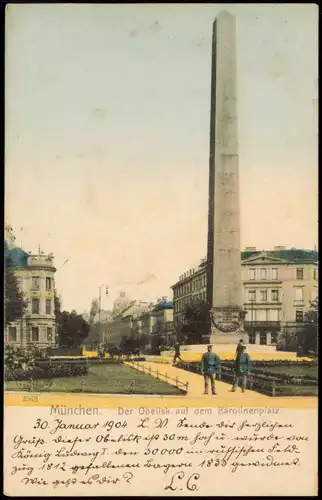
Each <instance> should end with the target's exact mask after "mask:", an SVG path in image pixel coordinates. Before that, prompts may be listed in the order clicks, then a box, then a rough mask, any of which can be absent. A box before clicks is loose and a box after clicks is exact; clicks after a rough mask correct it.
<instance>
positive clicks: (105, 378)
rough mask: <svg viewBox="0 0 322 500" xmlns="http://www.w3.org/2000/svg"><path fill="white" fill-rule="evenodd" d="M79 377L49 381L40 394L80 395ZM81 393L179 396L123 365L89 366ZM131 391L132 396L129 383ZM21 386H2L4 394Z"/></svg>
mask: <svg viewBox="0 0 322 500" xmlns="http://www.w3.org/2000/svg"><path fill="white" fill-rule="evenodd" d="M81 381H82V377H62V378H53V379H52V385H51V386H50V387H49V388H47V384H46V381H44V384H46V389H45V391H44V392H81V388H82V385H81ZM84 381H85V385H84V386H83V391H82V392H84V393H86V392H87V393H96V394H132V393H134V394H158V395H167V396H170V395H180V394H181V395H182V394H183V392H182V391H181V390H180V389H178V388H177V387H174V386H172V385H169V384H167V383H166V382H163V381H161V380H157V379H156V378H154V377H152V376H150V375H148V374H147V373H142V372H139V371H138V370H136V369H134V368H131V367H129V366H126V365H123V364H113V365H106V364H105V365H90V366H89V371H88V374H87V375H85V377H84ZM133 381H134V382H135V389H134V391H133V392H132V388H131V387H132V383H133ZM21 387H22V383H20V384H19V385H18V384H17V382H15V381H10V382H5V390H7V391H21V390H23V389H22V388H21Z"/></svg>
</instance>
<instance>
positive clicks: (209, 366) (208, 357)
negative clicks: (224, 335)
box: [201, 345, 220, 396]
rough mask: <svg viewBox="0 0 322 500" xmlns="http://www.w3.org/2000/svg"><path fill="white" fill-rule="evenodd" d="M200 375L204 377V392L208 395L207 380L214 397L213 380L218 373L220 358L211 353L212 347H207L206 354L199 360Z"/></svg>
mask: <svg viewBox="0 0 322 500" xmlns="http://www.w3.org/2000/svg"><path fill="white" fill-rule="evenodd" d="M201 373H202V375H203V376H204V381H205V392H204V394H208V380H210V383H211V392H212V394H213V395H214V396H216V394H217V393H216V390H215V379H216V375H219V373H220V358H219V356H217V354H214V353H213V352H212V346H211V345H208V348H207V352H205V353H204V355H203V356H202V359H201Z"/></svg>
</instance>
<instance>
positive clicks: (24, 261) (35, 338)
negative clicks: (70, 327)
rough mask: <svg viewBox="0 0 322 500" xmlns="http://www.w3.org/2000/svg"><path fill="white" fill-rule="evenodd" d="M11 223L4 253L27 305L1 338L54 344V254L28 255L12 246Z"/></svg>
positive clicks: (30, 342) (28, 342) (27, 342)
mask: <svg viewBox="0 0 322 500" xmlns="http://www.w3.org/2000/svg"><path fill="white" fill-rule="evenodd" d="M14 239H15V238H14V236H13V234H12V229H11V227H9V226H7V227H6V233H5V256H9V257H10V259H11V262H12V264H13V266H14V267H15V275H16V277H17V280H18V286H19V288H20V290H21V291H22V293H23V296H24V300H25V301H26V302H27V308H26V310H25V311H22V315H21V318H20V319H19V320H17V321H15V322H13V323H11V324H10V325H8V326H7V327H6V328H5V332H4V342H5V343H13V344H16V345H22V346H24V345H30V344H32V345H37V346H39V347H48V346H53V345H55V343H56V321H55V302H54V298H55V272H56V268H55V266H54V259H53V255H52V254H49V255H45V254H43V253H39V255H31V254H29V253H27V252H25V251H24V250H22V249H21V248H18V247H15V246H14Z"/></svg>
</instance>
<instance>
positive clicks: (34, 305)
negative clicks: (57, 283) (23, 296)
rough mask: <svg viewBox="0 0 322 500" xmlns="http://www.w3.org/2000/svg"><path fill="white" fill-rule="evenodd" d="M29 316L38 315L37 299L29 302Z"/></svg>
mask: <svg viewBox="0 0 322 500" xmlns="http://www.w3.org/2000/svg"><path fill="white" fill-rule="evenodd" d="M31 314H39V299H32V300H31Z"/></svg>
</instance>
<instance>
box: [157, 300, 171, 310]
mask: <svg viewBox="0 0 322 500" xmlns="http://www.w3.org/2000/svg"><path fill="white" fill-rule="evenodd" d="M161 309H173V302H172V301H166V302H159V304H156V305H155V306H154V308H153V311H160V310H161Z"/></svg>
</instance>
